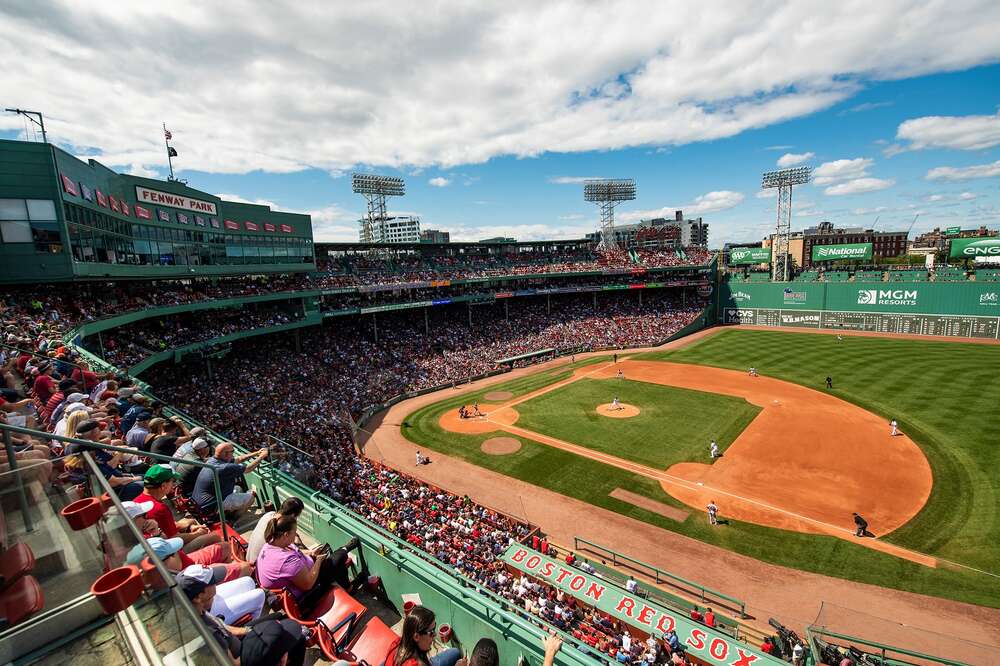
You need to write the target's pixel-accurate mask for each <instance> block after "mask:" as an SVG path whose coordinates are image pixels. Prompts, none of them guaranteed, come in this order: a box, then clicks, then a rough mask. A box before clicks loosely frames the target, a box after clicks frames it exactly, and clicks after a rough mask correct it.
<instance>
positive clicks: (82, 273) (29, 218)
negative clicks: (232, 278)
mask: <svg viewBox="0 0 1000 666" xmlns="http://www.w3.org/2000/svg"><path fill="white" fill-rule="evenodd" d="M0 164H2V165H3V169H0V280H11V281H21V282H38V281H49V282H51V281H58V280H73V279H87V278H129V277H135V276H139V275H141V276H143V277H146V278H155V277H180V276H189V277H194V276H207V275H235V274H240V273H289V272H297V271H309V270H315V260H314V257H313V236H312V221H311V219H310V217H309V216H308V215H300V214H296V213H280V212H277V211H273V210H271V209H270V208H269V207H268V206H259V205H255V204H246V203H235V202H231V201H223V200H222V199H220V198H219V197H217V196H215V195H213V194H209V193H207V192H202V191H200V190H197V189H195V188H193V187H189V186H188V185H187V184H185V183H183V182H181V181H177V180H155V179H152V178H141V177H139V176H131V175H128V174H122V173H116V172H115V171H113V170H111V169H109V168H108V167H106V166H104V165H103V164H101V163H100V162H97V161H95V160H89V161H86V162H84V161H82V160H79V159H77V158H76V157H74V156H73V155H70V154H69V153H67V152H65V151H63V150H60V149H59V148H57V147H55V146H53V145H52V144H48V143H36V142H29V141H10V140H0Z"/></svg>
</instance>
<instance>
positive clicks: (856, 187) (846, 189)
mask: <svg viewBox="0 0 1000 666" xmlns="http://www.w3.org/2000/svg"><path fill="white" fill-rule="evenodd" d="M895 184H896V181H895V180H893V179H892V178H889V179H882V178H855V179H853V180H849V181H847V182H846V183H838V184H837V185H831V186H830V187H828V188H826V189H825V190H823V194H826V195H828V196H831V197H841V196H844V195H847V194H862V193H864V192H877V191H878V190H884V189H887V188H889V187H892V186H893V185H895Z"/></svg>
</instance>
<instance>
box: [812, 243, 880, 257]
mask: <svg viewBox="0 0 1000 666" xmlns="http://www.w3.org/2000/svg"><path fill="white" fill-rule="evenodd" d="M871 258H872V244H871V243H845V244H843V245H813V249H812V260H813V261H838V260H842V259H871Z"/></svg>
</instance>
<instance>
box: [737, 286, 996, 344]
mask: <svg viewBox="0 0 1000 666" xmlns="http://www.w3.org/2000/svg"><path fill="white" fill-rule="evenodd" d="M719 291H720V299H719V319H720V321H721V322H722V323H726V324H735V323H744V324H754V325H758V326H794V327H801V328H832V329H845V330H866V331H877V332H882V333H916V334H921V335H942V336H952V337H988V338H996V337H998V333H1000V285H997V284H995V283H988V282H987V283H976V282H959V283H934V282H874V283H864V282H853V283H852V282H834V283H806V284H800V283H794V282H792V283H780V284H776V283H762V284H751V283H729V282H723V283H722V284H721V285H720V290H719Z"/></svg>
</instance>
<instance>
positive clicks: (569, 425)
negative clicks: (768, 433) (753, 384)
mask: <svg viewBox="0 0 1000 666" xmlns="http://www.w3.org/2000/svg"><path fill="white" fill-rule="evenodd" d="M614 396H618V399H619V400H621V401H622V402H624V403H626V404H629V405H635V406H637V407H639V408H640V409H641V410H642V411H641V412H640V413H639V415H638V416H634V417H632V418H628V419H614V418H609V417H607V416H602V415H600V414H598V413H597V412H596V411H595V407H597V405H599V404H604V403H609V402H611V398H612V397H614ZM516 409H517V412H518V414H519V415H520V416H519V417H518V419H517V425H518V426H519V427H521V428H527V429H528V430H532V431H534V432H538V433H542V434H544V435H549V436H550V437H555V438H557V439H561V440H564V441H567V442H571V443H573V444H579V445H580V446H586V447H587V448H590V449H594V450H595V451H601V452H602V453H607V454H609V455H613V456H617V457H619V458H624V459H626V460H631V461H633V462H637V463H642V464H643V465H648V466H650V467H656V468H658V469H666V468H668V467H670V466H671V465H673V464H674V463H677V462H703V463H709V462H710V459H709V456H708V445H709V442H711V441H712V440H713V439H715V440H716V441H717V443H718V445H719V449H720V451H725V450H726V448H728V447H729V445H730V444H731V443H732V441H733V440H734V439H736V437H737V436H739V434H740V433H741V432H743V429H744V428H746V427H747V425H749V424H750V422H751V421H753V419H754V417H755V416H757V414H758V413H759V412H760V407H757V406H755V405H751V404H750V403H749V402H747V401H746V400H744V399H742V398H734V397H731V396H725V395H719V394H717V393H704V392H702V391H690V390H687V389H681V388H674V387H672V386H660V385H658V384H650V383H648V382H636V381H631V380H627V379H626V380H622V379H580V380H578V381H575V382H573V383H572V384H567V385H566V386H562V387H559V388H557V389H555V390H553V391H549V392H548V393H544V394H542V395H540V396H538V397H537V398H532V399H531V400H528V401H526V402H522V403H520V404H519V405H517V407H516ZM653 433H655V436H651V435H652V434H653Z"/></svg>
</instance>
